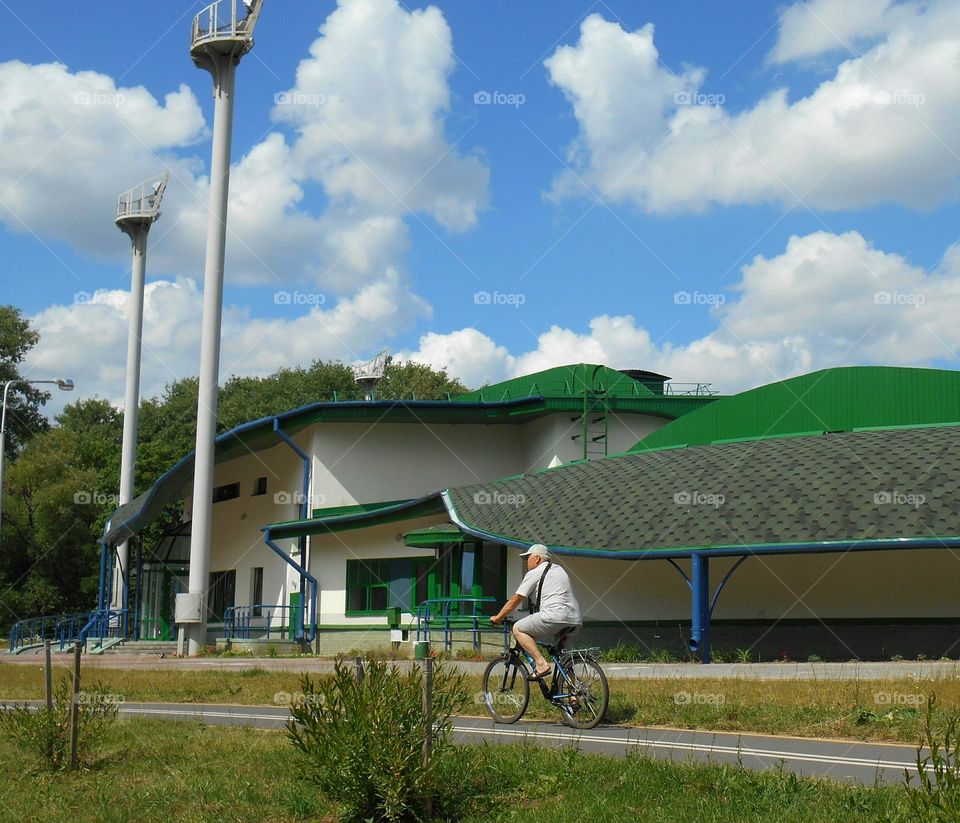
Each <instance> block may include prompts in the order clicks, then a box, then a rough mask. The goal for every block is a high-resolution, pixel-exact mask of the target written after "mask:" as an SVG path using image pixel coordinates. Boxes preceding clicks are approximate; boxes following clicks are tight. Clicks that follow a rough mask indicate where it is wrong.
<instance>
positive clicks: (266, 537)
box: [263, 529, 317, 643]
mask: <svg viewBox="0 0 960 823" xmlns="http://www.w3.org/2000/svg"><path fill="white" fill-rule="evenodd" d="M263 541H264V542H265V543H266V544H267V545H268V546H269V547H270V548H271V549H273V551H275V552H276V553H277V554H278V555H279V556H280V558H281V559H282V560H283V561H284V563H287V564H288V565H289V566H291V567H292V568H293V570H294V571H296V572H299V574H300V579H301V580H303V579H304V578H306V580H307V581H309V583H310V586H311V595H310V614H311V625H310V632H309V634H308V633H307V626H306V621H305V619H304V616H303V614H304V611H305V608H306V600H305V595H306V585H304V586H303V588H301V590H300V611H301V618H300V630H301V632H302V633H303V639H305V640H308V641H310V642H311V643H312V642H313V640H314V639H315V637H316V634H317V580H316V578H315V577H314V576H313V575H312V574H310V572H308V571H307V570H306V569H305V568H304V567H303V566H301V565H300V564H299V563H297V561H296V560H294V559H293V558H292V557H291V556H290V555H289V554H287V553H286V552H285V551H284V550H283V549H281V548H280V547H279V546H278V545H277V544H276V543H274V542H273V540H271V539H270V529H264V532H263Z"/></svg>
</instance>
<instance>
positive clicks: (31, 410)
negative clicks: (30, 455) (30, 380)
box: [0, 306, 50, 457]
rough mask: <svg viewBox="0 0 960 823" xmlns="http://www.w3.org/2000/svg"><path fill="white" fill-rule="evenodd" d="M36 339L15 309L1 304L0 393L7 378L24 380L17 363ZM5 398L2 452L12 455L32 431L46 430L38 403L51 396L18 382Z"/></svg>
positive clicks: (33, 432) (37, 336)
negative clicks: (4, 428) (5, 413)
mask: <svg viewBox="0 0 960 823" xmlns="http://www.w3.org/2000/svg"><path fill="white" fill-rule="evenodd" d="M39 339H40V335H39V334H38V333H37V332H36V331H34V330H33V329H31V328H30V323H29V321H27V320H26V319H25V318H24V317H23V315H22V314H21V313H20V310H19V309H18V308H16V307H14V306H0V393H2V391H3V385H2V384H4V383H6V382H7V381H8V380H23V379H24V375H23V374H22V372H21V371H20V364H21V363H22V362H23V359H24V357H26V355H27V353H28V352H29V351H30V349H32V348H33V347H34V346H35V345H36V344H37V341H38V340H39ZM8 397H9V399H8V402H7V438H6V444H5V451H6V455H7V457H13V456H14V455H15V454H16V453H17V452H18V451H19V450H20V449H21V448H22V447H23V445H24V443H26V442H27V441H28V440H29V439H30V438H31V437H32V436H33V435H34V434H36V433H38V432H43V431H46V429H47V425H48V424H47V421H46V419H45V418H44V417H43V415H42V414H41V413H40V406H41V405H43V403H44V402H46V401H47V400H48V399H49V397H50V395H49V394H47V393H45V392H42V391H38V390H37V389H35V388H34V387H33V386H25V385H20V386H15V387H11V389H10V394H9V396H8ZM0 401H2V398H0Z"/></svg>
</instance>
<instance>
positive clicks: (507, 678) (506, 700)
mask: <svg viewBox="0 0 960 823" xmlns="http://www.w3.org/2000/svg"><path fill="white" fill-rule="evenodd" d="M483 701H484V704H485V705H486V707H487V712H488V713H489V714H490V716H491V717H492V718H493V719H494V721H496V722H497V723H516V722H517V721H518V720H519V719H520V718H521V717H523V713H524V712H525V711H526V710H527V704H528V703H529V702H530V682H529V681H528V680H527V667H526V666H524V665H523V663H520V662H518V661H516V662H515V661H513V660H511V659H510V658H508V657H498V658H497V659H496V660H493V661H491V662H490V665H489V666H487V669H486V671H485V672H484V673H483Z"/></svg>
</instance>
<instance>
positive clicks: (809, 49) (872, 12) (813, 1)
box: [770, 0, 916, 63]
mask: <svg viewBox="0 0 960 823" xmlns="http://www.w3.org/2000/svg"><path fill="white" fill-rule="evenodd" d="M914 13H916V4H901V5H894V2H893V0H857V2H856V3H850V2H847V0H809V2H799V3H795V4H794V5H792V6H790V7H789V8H788V9H787V10H786V11H784V13H783V14H782V15H781V17H780V31H779V33H778V36H777V43H776V45H775V46H774V47H773V49H772V50H771V52H770V61H771V62H773V63H786V62H788V61H790V60H799V59H804V58H810V57H815V56H817V55H820V54H824V53H826V52H830V51H836V50H838V49H843V50H845V51H847V50H853V49H854V48H856V46H857V45H858V44H859V43H860V42H862V41H863V40H864V39H865V38H870V37H876V36H877V35H880V34H886V33H887V32H889V31H890V30H891V29H892V28H894V27H895V26H896V25H897V24H898V23H899V22H900V21H901V20H903V19H904V18H906V17H907V16H909V15H911V14H914Z"/></svg>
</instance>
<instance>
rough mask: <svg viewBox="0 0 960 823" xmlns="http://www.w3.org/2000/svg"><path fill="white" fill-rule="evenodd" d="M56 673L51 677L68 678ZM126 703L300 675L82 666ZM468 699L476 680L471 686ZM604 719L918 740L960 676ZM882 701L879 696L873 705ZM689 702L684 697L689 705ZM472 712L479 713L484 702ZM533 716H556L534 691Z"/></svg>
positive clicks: (764, 686)
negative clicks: (930, 699)
mask: <svg viewBox="0 0 960 823" xmlns="http://www.w3.org/2000/svg"><path fill="white" fill-rule="evenodd" d="M66 671H67V670H66V669H65V668H58V669H57V671H56V672H55V678H59V677H61V676H62V675H63V674H65V673H66ZM83 676H84V679H85V682H90V683H92V682H94V681H99V682H101V683H103V684H104V686H106V687H107V688H108V689H109V690H110V691H112V692H116V693H118V694H121V695H123V696H124V698H125V699H126V700H128V701H167V702H177V703H240V704H247V705H256V704H261V705H275V704H276V702H277V701H276V700H275V697H276V696H277V693H278V692H280V693H281V695H280V696H281V699H282V696H283V695H284V694H295V693H296V692H297V691H299V688H300V675H299V674H298V673H297V672H292V671H267V670H264V669H257V668H252V669H247V670H240V671H236V670H228V671H217V670H211V671H192V670H191V671H176V670H150V669H143V668H131V669H127V670H123V669H106V668H104V669H94V668H86V669H84V675H83ZM467 685H468V688H469V689H470V693H471V694H472V695H477V694H478V693H479V691H480V678H479V677H470V678H468V680H467ZM610 693H611V695H610V711H609V713H608V720H609V721H610V722H614V723H624V724H633V725H641V726H648V725H649V726H673V727H679V728H690V729H697V728H700V729H713V730H717V731H736V732H761V733H764V732H765V733H770V734H788V735H798V736H803V737H837V738H849V739H854V740H876V741H887V742H901V743H909V744H914V743H916V741H917V740H918V739H919V737H920V733H921V731H922V727H923V717H924V704H923V701H925V700H926V698H927V696H928V695H930V694H936V695H937V706H936V709H935V712H934V715H935V717H934V719H935V724H936V725H937V726H938V727H941V726H942V725H943V723H945V718H946V716H947V715H948V713H950V712H952V711H956V710H958V709H960V678H957V677H956V676H955V675H954V676H946V677H938V678H937V679H926V680H918V679H898V680H886V681H866V680H861V681H857V680H852V681H837V680H821V681H818V680H787V681H784V680H752V679H751V680H747V679H725V680H712V679H710V680H708V679H705V678H703V679H685V678H672V679H670V678H662V679H658V680H612V681H611V683H610ZM878 695H879V696H880V698H881V699H880V700H879V701H878ZM42 696H43V674H42V668H41V667H40V666H39V665H37V666H32V665H31V666H26V665H3V664H0V699H6V700H25V699H32V700H36V699H40V698H41V697H42ZM685 696H689V700H685ZM472 713H475V714H484V709H483V706H482V701H480V702H478V703H477V704H476V706H475V709H473V711H472ZM528 717H530V718H551V719H556V718H557V717H558V713H557V711H556V710H555V709H553V708H552V707H551V706H548V705H547V704H546V703H545V702H544V701H543V699H542V698H541V697H540V696H539V692H538V691H537V690H536V689H534V690H533V694H532V695H531V699H530V708H529V712H528Z"/></svg>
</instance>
